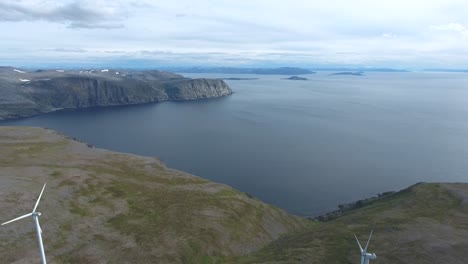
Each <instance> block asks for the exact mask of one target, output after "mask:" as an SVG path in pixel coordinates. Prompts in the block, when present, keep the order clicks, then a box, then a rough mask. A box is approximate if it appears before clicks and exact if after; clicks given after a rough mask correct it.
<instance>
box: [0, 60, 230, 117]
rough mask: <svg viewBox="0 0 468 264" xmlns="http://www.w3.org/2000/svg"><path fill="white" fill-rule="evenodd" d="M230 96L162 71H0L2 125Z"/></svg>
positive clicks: (215, 85) (214, 84)
mask: <svg viewBox="0 0 468 264" xmlns="http://www.w3.org/2000/svg"><path fill="white" fill-rule="evenodd" d="M230 94H232V90H231V89H230V88H229V86H228V85H227V84H226V83H225V82H224V81H222V80H218V79H189V78H184V77H183V76H182V75H179V74H175V73H170V72H161V71H155V70H151V71H117V70H108V69H105V70H100V71H96V70H88V71H64V70H59V71H51V70H40V71H34V72H26V71H22V70H17V69H14V68H10V67H3V68H1V69H0V95H2V97H1V98H0V120H2V119H8V118H16V117H25V116H30V115H35V114H40V113H47V112H51V111H55V110H58V109H64V108H67V109H70V108H71V109H73V108H85V107H96V106H115V105H128V104H142V103H151V102H159V101H165V100H178V101H180V100H195V99H204V98H214V97H220V96H226V95H230Z"/></svg>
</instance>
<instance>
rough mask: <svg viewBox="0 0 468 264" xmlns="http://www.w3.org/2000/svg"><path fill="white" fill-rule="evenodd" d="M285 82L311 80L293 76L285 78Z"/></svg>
mask: <svg viewBox="0 0 468 264" xmlns="http://www.w3.org/2000/svg"><path fill="white" fill-rule="evenodd" d="M283 80H293V81H307V80H309V79H307V78H305V77H299V76H291V77H289V78H283Z"/></svg>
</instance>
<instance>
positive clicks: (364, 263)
mask: <svg viewBox="0 0 468 264" xmlns="http://www.w3.org/2000/svg"><path fill="white" fill-rule="evenodd" d="M372 232H373V230H371V232H370V235H369V239H368V240H367V244H366V247H365V248H364V249H362V246H361V243H359V239H358V238H357V236H356V235H354V237H355V238H356V242H357V243H358V245H359V249H360V250H361V264H369V260H371V259H377V255H375V253H367V247H368V246H369V242H370V240H371V237H372Z"/></svg>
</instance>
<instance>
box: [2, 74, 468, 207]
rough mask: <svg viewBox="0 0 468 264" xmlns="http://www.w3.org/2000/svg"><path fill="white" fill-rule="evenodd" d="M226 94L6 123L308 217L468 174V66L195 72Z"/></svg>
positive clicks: (57, 114)
mask: <svg viewBox="0 0 468 264" xmlns="http://www.w3.org/2000/svg"><path fill="white" fill-rule="evenodd" d="M185 76H188V77H216V78H222V77H255V78H260V79H258V80H244V81H226V82H227V83H228V84H229V85H230V86H231V88H232V89H233V90H234V92H235V93H234V94H233V95H232V96H229V97H225V98H220V99H212V100H205V101H195V102H163V103H156V104H148V105H139V106H125V107H111V108H98V109H96V108H95V109H85V110H79V111H64V112H55V113H51V114H46V115H41V116H36V117H32V118H25V119H20V120H14V121H5V122H0V125H9V126H10V125H14V126H42V127H49V128H53V129H57V130H60V131H62V132H65V133H67V134H69V135H71V136H74V137H77V138H79V139H81V140H84V141H87V142H89V143H91V144H94V145H96V146H98V147H101V148H107V149H111V150H116V151H123V152H131V153H136V154H140V155H145V156H158V157H160V158H161V159H162V160H163V161H164V162H165V163H166V164H167V165H168V166H170V167H173V168H176V169H179V170H183V171H187V172H190V173H192V174H196V175H198V176H202V177H205V178H208V179H210V180H213V181H216V182H221V183H225V184H228V185H230V186H232V187H235V188H237V189H239V190H241V191H244V192H248V193H250V194H252V195H254V196H256V197H258V198H259V199H261V200H263V201H265V202H268V203H272V204H275V205H277V206H279V207H282V208H284V209H286V210H288V211H289V212H292V213H296V214H299V215H315V214H318V213H321V212H323V211H325V210H329V209H333V208H335V207H336V205H338V204H339V203H343V202H350V201H353V200H356V199H360V198H364V197H368V196H371V195H375V194H377V193H380V192H384V191H388V190H398V189H401V188H404V187H407V186H409V185H411V184H414V183H417V182H420V181H427V182H431V181H450V182H454V181H462V182H468V74H463V73H462V74H458V73H457V74H455V73H369V74H367V76H363V77H359V76H328V73H319V74H317V75H309V76H306V77H308V78H309V79H310V80H309V81H289V80H281V78H284V76H257V75H255V76H254V75H228V74H186V75H185Z"/></svg>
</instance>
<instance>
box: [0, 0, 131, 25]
mask: <svg viewBox="0 0 468 264" xmlns="http://www.w3.org/2000/svg"><path fill="white" fill-rule="evenodd" d="M97 10H99V9H98V8H92V7H90V6H86V5H84V4H83V3H80V2H78V1H74V2H71V3H68V4H64V5H61V6H57V7H51V8H44V7H42V6H41V7H38V6H26V5H21V4H18V3H8V2H7V3H0V21H10V22H15V21H35V20H44V21H49V22H61V23H68V24H69V25H68V27H69V28H105V29H113V28H121V27H123V25H122V24H119V23H115V21H117V20H121V19H122V17H124V16H123V14H118V13H115V14H109V13H104V12H99V11H97Z"/></svg>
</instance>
